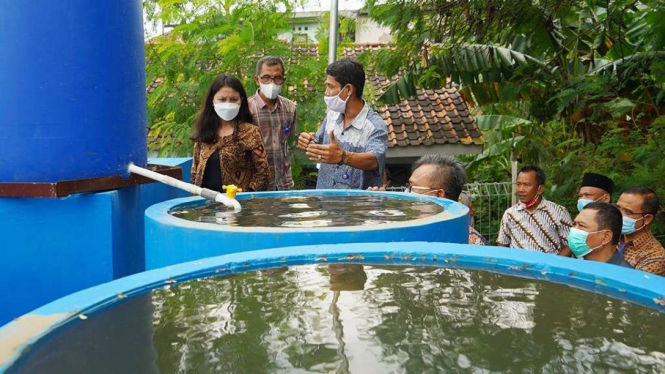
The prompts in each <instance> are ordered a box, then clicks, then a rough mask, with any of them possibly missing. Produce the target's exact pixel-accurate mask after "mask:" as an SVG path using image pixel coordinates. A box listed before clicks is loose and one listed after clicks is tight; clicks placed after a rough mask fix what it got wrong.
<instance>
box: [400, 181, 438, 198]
mask: <svg viewBox="0 0 665 374" xmlns="http://www.w3.org/2000/svg"><path fill="white" fill-rule="evenodd" d="M437 190H438V188H430V187H420V186H414V185H412V184H410V183H407V184H406V192H407V193H412V192H413V193H417V194H421V195H425V194H428V193H430V192H432V191H437Z"/></svg>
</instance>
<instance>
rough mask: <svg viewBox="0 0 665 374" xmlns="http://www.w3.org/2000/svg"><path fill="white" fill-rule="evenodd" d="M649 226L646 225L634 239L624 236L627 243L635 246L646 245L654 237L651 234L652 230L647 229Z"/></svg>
mask: <svg viewBox="0 0 665 374" xmlns="http://www.w3.org/2000/svg"><path fill="white" fill-rule="evenodd" d="M647 229H648V228H647V227H645V228H643V229H642V230H640V231H638V232H637V235H635V237H633V238H632V239H630V240H628V238H627V237H626V236H623V237H624V239H625V240H626V244H631V245H633V246H638V245H644V244H645V243H647V242H648V241H649V239H651V238H652V237H653V235H652V234H651V230H647Z"/></svg>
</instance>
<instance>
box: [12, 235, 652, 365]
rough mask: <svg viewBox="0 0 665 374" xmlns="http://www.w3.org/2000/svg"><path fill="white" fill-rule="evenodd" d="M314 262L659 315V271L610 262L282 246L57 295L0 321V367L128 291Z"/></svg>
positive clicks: (454, 249) (450, 250)
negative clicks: (528, 284)
mask: <svg viewBox="0 0 665 374" xmlns="http://www.w3.org/2000/svg"><path fill="white" fill-rule="evenodd" d="M516 257H519V259H517V258H516ZM315 263H328V264H330V263H359V264H364V265H400V264H401V265H407V264H408V265H411V266H439V267H444V268H462V269H471V270H487V271H491V272H494V273H500V274H505V275H511V276H517V277H522V278H528V279H534V280H544V281H549V282H554V283H559V284H566V285H569V286H571V287H575V288H579V289H582V290H585V291H589V292H594V293H598V294H603V295H606V296H609V297H613V298H616V299H621V300H626V301H630V302H633V303H636V304H640V305H643V306H645V307H648V308H652V309H656V310H658V311H659V312H661V313H665V277H660V276H657V275H652V274H648V273H645V272H642V271H638V270H633V269H628V268H623V267H619V266H616V265H610V264H603V263H597V262H592V261H583V260H576V259H571V258H566V257H561V256H554V255H551V254H545V253H540V252H533V251H524V250H517V249H510V248H500V247H491V246H473V245H468V244H451V243H431V242H392V243H360V244H356V243H353V244H327V245H313V246H299V247H283V248H274V249H265V250H256V251H247V252H240V253H235V254H230V255H223V256H217V257H209V258H205V259H202V260H197V261H191V262H186V263H181V264H177V265H173V266H167V267H163V268H159V269H155V270H150V271H146V272H143V273H139V274H135V275H131V276H128V277H125V278H121V279H118V280H115V281H112V282H109V283H105V284H102V285H98V286H95V287H91V288H88V289H85V290H83V291H79V292H76V293H74V294H71V295H68V296H65V297H63V298H61V299H58V300H55V301H53V302H51V303H49V304H46V305H44V306H42V307H40V308H37V309H35V310H33V311H32V312H30V313H28V314H25V315H23V316H21V317H19V318H17V319H15V320H14V321H12V322H10V323H8V324H6V325H4V326H2V327H0V372H4V371H5V370H6V369H8V368H9V367H11V365H13V364H14V363H15V362H16V361H17V360H18V359H19V357H20V356H21V355H22V354H23V353H24V352H26V350H27V349H28V348H29V347H30V346H31V345H32V344H34V343H36V342H37V341H39V340H40V339H42V338H44V337H46V336H47V335H48V334H49V333H50V332H52V331H54V330H55V329H57V328H59V327H61V326H63V325H65V324H67V323H68V322H70V321H72V320H75V319H76V318H81V317H80V316H81V315H82V314H91V313H96V312H99V311H101V310H103V309H104V308H106V307H108V306H111V305H113V304H114V303H116V302H119V301H122V300H123V299H125V298H127V297H133V296H138V295H140V294H143V293H145V292H148V291H150V290H152V289H154V288H158V287H163V286H167V285H170V284H174V283H178V282H183V281H187V280H190V279H195V278H202V277H208V276H223V275H229V274H235V273H240V272H245V271H253V270H261V269H267V268H271V267H281V266H294V265H305V264H315ZM27 327H29V328H27ZM26 328H27V331H26ZM17 335H18V336H17Z"/></svg>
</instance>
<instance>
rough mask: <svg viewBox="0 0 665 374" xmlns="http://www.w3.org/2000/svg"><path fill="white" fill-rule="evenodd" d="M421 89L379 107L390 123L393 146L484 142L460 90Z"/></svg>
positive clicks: (388, 123) (390, 139) (389, 133)
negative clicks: (407, 96)
mask: <svg viewBox="0 0 665 374" xmlns="http://www.w3.org/2000/svg"><path fill="white" fill-rule="evenodd" d="M417 92H418V96H417V97H415V98H410V99H409V100H405V99H403V100H402V102H401V103H400V104H399V105H389V106H384V107H382V108H380V109H379V114H380V115H381V116H382V117H383V119H384V120H385V121H386V124H387V125H388V146H389V147H406V146H419V145H437V144H462V145H472V144H476V145H480V144H483V143H484V140H483V136H482V134H481V133H480V130H479V129H478V126H476V122H475V121H474V119H473V116H471V114H470V113H469V110H468V108H467V106H466V103H465V102H464V100H463V99H462V97H461V96H460V94H459V92H457V90H456V89H454V88H442V89H437V90H422V89H418V91H417Z"/></svg>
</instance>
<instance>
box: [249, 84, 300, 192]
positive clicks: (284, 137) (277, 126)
mask: <svg viewBox="0 0 665 374" xmlns="http://www.w3.org/2000/svg"><path fill="white" fill-rule="evenodd" d="M247 102H248V104H249V111H250V112H251V113H252V117H253V118H254V124H256V125H257V126H258V127H259V128H260V129H261V134H262V135H263V144H265V148H266V154H267V156H268V165H270V180H269V184H268V191H274V190H279V191H284V190H290V189H292V188H293V177H292V176H291V153H290V152H289V138H290V137H293V136H295V134H296V104H295V103H294V102H293V101H291V100H289V99H287V98H285V97H282V96H277V101H276V102H275V107H274V108H273V110H272V112H271V111H270V108H269V107H268V104H266V102H265V101H263V99H262V98H261V96H259V92H258V91H257V92H256V94H254V95H253V96H252V97H250V98H249V99H247Z"/></svg>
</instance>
